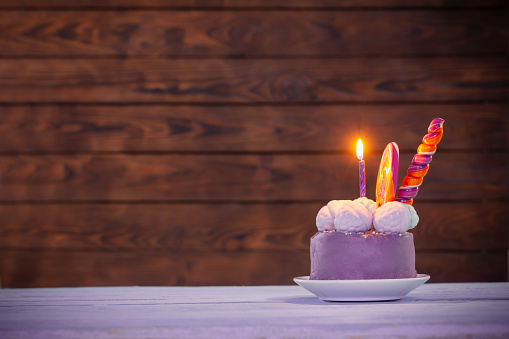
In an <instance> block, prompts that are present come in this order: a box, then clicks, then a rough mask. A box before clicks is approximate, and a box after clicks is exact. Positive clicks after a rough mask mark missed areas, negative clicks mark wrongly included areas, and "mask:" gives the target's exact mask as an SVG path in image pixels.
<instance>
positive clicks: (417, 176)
mask: <svg viewBox="0 0 509 339" xmlns="http://www.w3.org/2000/svg"><path fill="white" fill-rule="evenodd" d="M444 122H445V120H444V119H442V118H435V119H433V120H432V121H431V123H430V125H429V127H428V134H426V135H425V136H424V138H422V144H420V145H419V147H418V148H417V154H416V155H415V156H414V157H413V159H412V164H411V165H410V167H408V170H407V176H406V177H405V178H404V179H403V182H402V185H401V187H400V188H399V189H398V193H397V198H396V201H399V202H403V203H406V204H410V205H411V204H412V203H413V199H414V198H415V197H416V196H417V193H418V192H419V186H420V185H421V184H422V179H423V178H424V176H425V175H426V173H428V169H429V164H430V163H431V160H432V158H433V154H435V152H436V150H437V144H438V143H439V142H440V140H441V139H442V135H443V134H444V132H443V126H444Z"/></svg>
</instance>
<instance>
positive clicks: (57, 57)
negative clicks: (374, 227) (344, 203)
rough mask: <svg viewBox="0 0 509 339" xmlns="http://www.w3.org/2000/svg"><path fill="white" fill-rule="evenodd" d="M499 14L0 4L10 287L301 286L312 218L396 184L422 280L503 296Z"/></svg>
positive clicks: (246, 4) (411, 5) (468, 4)
mask: <svg viewBox="0 0 509 339" xmlns="http://www.w3.org/2000/svg"><path fill="white" fill-rule="evenodd" d="M507 23H508V14H507V1H505V0H468V1H467V0H419V1H402V0H376V1H375V0H355V1H354V0H296V1H272V0H224V1H222V0H210V1H206V0H203V1H198V0H195V1H185V0H175V1H163V0H130V1H121V0H52V1H45V2H44V1H39V0H18V1H7V0H0V180H1V181H0V278H1V284H2V286H3V287H42V286H97V285H99V286H101V285H256V284H292V278H293V277H294V276H298V275H307V274H308V273H309V254H308V250H309V238H310V236H312V234H313V233H314V232H315V230H316V228H315V225H314V219H315V216H316V213H317V211H318V209H319V208H320V207H321V206H322V205H324V204H326V203H327V202H328V201H329V200H331V199H353V198H355V197H356V196H357V195H358V181H357V159H356V157H355V154H354V152H355V143H356V141H357V138H358V137H362V138H363V140H364V144H365V146H366V153H367V154H366V166H367V178H368V179H367V185H368V196H369V197H371V198H373V197H374V190H375V175H376V172H377V170H378V164H379V160H380V157H381V153H382V150H383V149H384V147H385V145H386V144H387V143H388V142H391V141H396V142H397V143H398V144H399V146H400V149H401V155H400V158H401V162H400V172H401V173H400V182H401V179H402V177H403V176H404V174H405V171H406V168H407V167H408V165H409V163H410V160H411V158H412V156H413V154H414V153H415V150H416V148H417V146H418V144H419V143H420V140H421V138H422V136H423V135H424V134H425V133H426V129H427V127H428V124H429V122H430V121H431V119H433V118H434V117H437V116H438V117H442V118H444V119H445V120H446V125H445V134H444V138H443V140H442V142H441V143H440V145H439V149H438V152H437V154H436V156H435V157H434V160H433V162H432V164H431V169H430V171H429V173H428V175H427V176H426V178H425V180H424V184H423V186H422V187H421V191H420V193H419V195H418V197H417V198H416V200H415V204H414V206H415V207H416V209H417V211H418V213H419V215H420V218H421V221H420V224H419V225H418V227H417V228H416V229H415V230H414V231H413V233H414V235H415V243H416V249H417V269H418V271H419V272H422V273H429V274H430V275H431V276H432V278H431V281H432V282H453V281H455V282H457V281H504V280H507V266H508V260H507V250H508V233H509V232H508V228H509V220H508V217H507V212H508V210H509V208H508V207H509V206H508V192H509V190H508V188H509V187H508V184H507V183H508V175H509V170H508V155H509V154H508V146H509V140H508V134H509V133H508V132H509V127H508V124H509V122H508V120H509V117H508V88H509V75H508V54H507V50H508V45H507V38H508V34H507Z"/></svg>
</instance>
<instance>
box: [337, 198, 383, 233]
mask: <svg viewBox="0 0 509 339" xmlns="http://www.w3.org/2000/svg"><path fill="white" fill-rule="evenodd" d="M372 220H373V216H372V213H371V212H370V211H369V210H368V209H367V208H366V207H365V206H364V205H363V204H361V203H360V202H357V201H350V200H347V201H345V202H343V203H342V204H340V206H339V209H338V211H337V215H336V217H335V218H334V229H335V230H336V231H339V232H345V233H346V232H366V231H368V230H369V229H370V228H371V222H372Z"/></svg>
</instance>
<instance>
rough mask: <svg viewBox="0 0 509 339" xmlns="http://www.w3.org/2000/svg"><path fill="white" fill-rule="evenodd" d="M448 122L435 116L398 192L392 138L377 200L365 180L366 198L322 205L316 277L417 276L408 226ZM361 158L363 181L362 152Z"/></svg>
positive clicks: (315, 240) (314, 253) (315, 242)
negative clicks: (371, 195)
mask: <svg viewBox="0 0 509 339" xmlns="http://www.w3.org/2000/svg"><path fill="white" fill-rule="evenodd" d="M443 123H444V120H443V119H440V118H436V119H434V120H433V121H432V122H431V124H430V126H429V128H428V134H426V135H425V136H424V138H423V143H422V144H421V145H420V146H419V148H418V150H417V152H418V153H417V154H416V156H414V158H413V160H412V164H411V165H410V167H409V168H408V171H407V176H406V177H405V178H404V179H403V184H402V186H401V187H400V188H399V189H398V190H397V192H396V189H395V188H396V187H397V180H398V164H399V149H398V146H397V144H396V143H394V142H392V143H390V144H388V145H387V147H386V148H385V151H384V153H383V155H382V160H381V162H380V167H379V170H378V177H377V185H376V202H375V201H373V200H370V199H368V198H366V197H365V188H364V187H363V186H362V185H361V196H362V197H361V198H358V199H356V200H353V201H352V200H332V201H330V202H329V203H328V204H327V205H326V206H323V207H322V208H321V209H320V211H319V212H318V215H317V216H316V226H317V228H318V232H317V233H316V234H315V235H314V236H313V237H312V238H311V246H310V256H311V274H310V279H311V280H364V279H403V278H415V277H417V272H416V270H415V248H414V238H413V235H412V233H409V232H408V230H410V229H412V228H414V227H415V226H416V225H417V223H418V222H419V217H418V216H417V212H416V211H415V208H414V207H413V206H412V203H413V198H414V197H415V196H416V195H417V192H418V191H419V186H420V185H421V183H422V181H423V177H424V176H425V175H426V173H427V171H428V169H429V163H430V162H431V158H432V155H433V154H434V153H435V151H436V148H437V147H436V145H437V144H438V143H439V142H440V139H441V137H442V134H443V127H442V126H443ZM361 154H362V153H361ZM358 157H359V156H358ZM359 160H360V161H361V162H362V171H361V166H359V168H360V171H359V172H360V173H361V172H362V180H360V182H361V183H364V177H363V174H364V173H363V172H364V163H363V161H362V155H361V156H360V157H359ZM363 188H364V190H363ZM363 193H364V194H363Z"/></svg>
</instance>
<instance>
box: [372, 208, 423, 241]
mask: <svg viewBox="0 0 509 339" xmlns="http://www.w3.org/2000/svg"><path fill="white" fill-rule="evenodd" d="M409 207H411V208H409ZM412 210H413V212H414V213H415V215H414V216H413V215H412V214H413V213H412ZM418 221H419V217H418V216H417V213H416V212H415V209H414V208H413V207H412V206H410V205H407V204H403V203H400V202H398V201H390V202H387V203H385V204H383V205H382V206H380V207H378V209H377V210H376V211H375V214H374V216H373V226H374V228H375V230H376V231H377V232H379V233H399V234H403V233H405V232H406V231H408V230H409V229H410V228H412V227H413V226H412V225H413V224H415V225H417V222H418Z"/></svg>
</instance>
